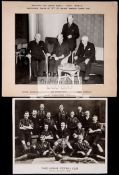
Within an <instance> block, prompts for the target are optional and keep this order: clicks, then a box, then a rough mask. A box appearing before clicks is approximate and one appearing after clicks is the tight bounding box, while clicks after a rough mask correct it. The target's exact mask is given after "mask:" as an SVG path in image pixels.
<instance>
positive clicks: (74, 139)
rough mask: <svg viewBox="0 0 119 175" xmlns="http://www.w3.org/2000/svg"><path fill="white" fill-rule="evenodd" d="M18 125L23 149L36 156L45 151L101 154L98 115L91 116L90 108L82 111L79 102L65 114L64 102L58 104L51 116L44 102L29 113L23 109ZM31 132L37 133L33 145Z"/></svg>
mask: <svg viewBox="0 0 119 175" xmlns="http://www.w3.org/2000/svg"><path fill="white" fill-rule="evenodd" d="M29 118H30V119H29ZM19 129H20V138H21V142H22V145H23V148H24V151H25V152H29V150H30V152H32V151H33V150H34V151H35V152H37V151H38V152H39V153H38V155H36V154H35V156H41V155H42V156H46V153H47V155H50V154H51V153H52V154H57V153H60V154H68V155H70V156H71V155H72V156H79V155H80V156H88V155H94V153H96V154H97V153H98V154H100V155H101V156H102V155H104V150H103V148H102V146H101V144H100V138H101V136H102V133H103V130H102V128H101V125H100V123H99V122H98V116H97V115H93V116H92V117H90V111H85V112H83V111H82V107H81V106H79V107H78V111H77V113H76V114H75V112H74V111H71V112H70V114H69V115H68V114H67V113H66V112H65V111H64V106H63V105H60V106H59V111H58V113H57V115H55V116H54V117H52V116H51V112H46V111H45V110H44V104H41V105H40V110H39V111H38V112H37V110H33V111H32V115H31V116H30V115H29V112H28V111H26V112H25V113H24V118H23V119H21V120H20V123H19ZM32 134H38V135H39V138H38V141H37V144H36V145H32V144H31V136H32ZM43 150H44V151H43ZM34 151H33V152H32V153H34ZM29 155H32V154H29Z"/></svg>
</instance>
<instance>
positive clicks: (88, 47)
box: [84, 43, 89, 55]
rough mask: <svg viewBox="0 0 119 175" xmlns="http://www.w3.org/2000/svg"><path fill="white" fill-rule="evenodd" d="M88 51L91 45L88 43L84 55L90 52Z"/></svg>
mask: <svg viewBox="0 0 119 175" xmlns="http://www.w3.org/2000/svg"><path fill="white" fill-rule="evenodd" d="M88 49H89V43H87V46H86V47H85V49H84V55H85V54H86V52H87V51H88Z"/></svg>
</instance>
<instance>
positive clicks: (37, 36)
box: [35, 33, 41, 42]
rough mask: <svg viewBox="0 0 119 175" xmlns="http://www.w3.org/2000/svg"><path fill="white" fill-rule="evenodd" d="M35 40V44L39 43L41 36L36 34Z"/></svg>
mask: <svg viewBox="0 0 119 175" xmlns="http://www.w3.org/2000/svg"><path fill="white" fill-rule="evenodd" d="M35 40H36V42H39V41H40V40H41V34H40V33H36V35H35Z"/></svg>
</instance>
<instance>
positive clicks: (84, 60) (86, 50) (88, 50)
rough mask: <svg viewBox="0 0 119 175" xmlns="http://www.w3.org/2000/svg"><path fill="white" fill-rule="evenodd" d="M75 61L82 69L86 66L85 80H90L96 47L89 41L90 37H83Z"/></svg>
mask: <svg viewBox="0 0 119 175" xmlns="http://www.w3.org/2000/svg"><path fill="white" fill-rule="evenodd" d="M74 60H75V63H76V64H79V65H80V67H81V68H82V67H84V66H85V77H84V80H85V81H87V80H89V74H90V71H91V64H92V62H93V61H94V60H95V46H94V44H93V43H91V42H89V41H88V36H83V37H82V40H81V42H80V44H79V48H78V50H77V53H76V56H75V57H74Z"/></svg>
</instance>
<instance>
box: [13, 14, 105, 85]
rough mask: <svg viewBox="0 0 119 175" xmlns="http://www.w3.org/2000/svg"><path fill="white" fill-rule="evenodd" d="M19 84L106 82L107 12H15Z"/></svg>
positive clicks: (16, 74) (16, 66)
mask: <svg viewBox="0 0 119 175" xmlns="http://www.w3.org/2000/svg"><path fill="white" fill-rule="evenodd" d="M15 62H16V64H15V83H16V84H71V83H72V84H104V14H40V13H39V14H15Z"/></svg>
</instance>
